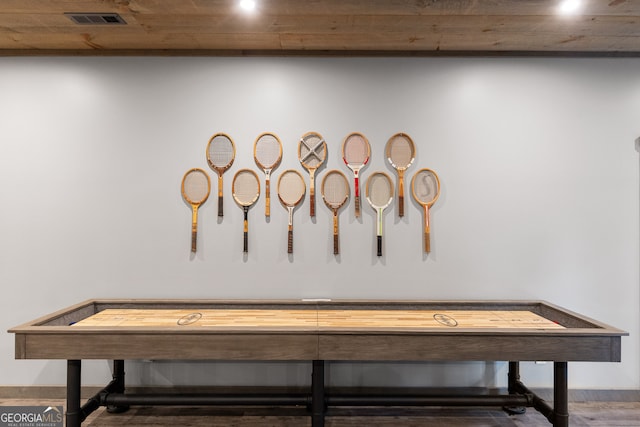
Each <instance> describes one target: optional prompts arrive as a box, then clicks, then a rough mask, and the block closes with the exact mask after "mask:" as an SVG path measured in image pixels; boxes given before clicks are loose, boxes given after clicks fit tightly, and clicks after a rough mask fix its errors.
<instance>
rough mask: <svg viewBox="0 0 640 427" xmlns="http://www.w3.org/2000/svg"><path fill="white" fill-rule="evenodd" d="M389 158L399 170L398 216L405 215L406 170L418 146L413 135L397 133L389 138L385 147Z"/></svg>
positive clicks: (414, 156)
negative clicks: (412, 137)
mask: <svg viewBox="0 0 640 427" xmlns="http://www.w3.org/2000/svg"><path fill="white" fill-rule="evenodd" d="M385 153H386V155H387V160H388V161H389V163H391V166H392V167H393V168H394V169H395V170H396V172H398V216H401V217H402V216H404V171H406V170H407V168H408V167H409V166H411V163H413V160H414V159H415V158H416V146H415V145H414V144H413V140H412V139H411V137H410V136H409V135H407V134H404V133H397V134H395V135H393V136H392V137H391V138H389V141H387V147H386V148H385Z"/></svg>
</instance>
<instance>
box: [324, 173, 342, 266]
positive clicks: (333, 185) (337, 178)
mask: <svg viewBox="0 0 640 427" xmlns="http://www.w3.org/2000/svg"><path fill="white" fill-rule="evenodd" d="M321 191H322V200H324V204H325V205H327V207H328V208H329V209H331V211H332V212H333V254H334V255H338V254H339V253H340V248H339V237H338V236H339V230H338V212H339V210H340V208H341V207H342V206H344V205H345V203H347V200H348V199H349V181H347V177H346V176H344V174H343V173H342V172H340V171H339V170H336V169H333V170H330V171H329V172H327V174H326V175H325V176H324V178H323V179H322V189H321Z"/></svg>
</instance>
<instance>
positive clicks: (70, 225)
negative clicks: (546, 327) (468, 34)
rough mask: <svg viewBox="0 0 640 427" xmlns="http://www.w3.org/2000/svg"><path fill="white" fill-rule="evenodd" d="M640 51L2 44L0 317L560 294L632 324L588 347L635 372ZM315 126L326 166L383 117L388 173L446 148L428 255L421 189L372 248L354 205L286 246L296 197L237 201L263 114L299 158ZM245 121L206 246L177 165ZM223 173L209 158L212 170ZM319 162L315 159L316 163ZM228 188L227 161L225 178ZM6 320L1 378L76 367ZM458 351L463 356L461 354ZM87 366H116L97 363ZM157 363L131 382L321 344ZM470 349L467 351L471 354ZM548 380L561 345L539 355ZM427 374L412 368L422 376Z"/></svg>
mask: <svg viewBox="0 0 640 427" xmlns="http://www.w3.org/2000/svg"><path fill="white" fill-rule="evenodd" d="M638 66H640V61H639V60H637V59H555V58H554V59H548V58H547V59H544V58H526V59H524V58H500V59H495V58H491V59H488V58H447V59H445V58H431V59H418V58H416V59H397V58H393V59H382V58H379V59H373V58H361V59H347V58H330V59H327V58H46V57H45V58H0V147H2V155H0V174H1V175H0V177H1V179H0V200H1V201H2V202H1V203H2V209H0V263H1V265H0V284H1V286H2V289H3V293H2V297H1V298H0V329H2V330H6V329H8V328H10V327H11V326H15V325H17V324H20V323H23V322H26V321H28V320H31V319H33V318H35V317H39V316H41V315H43V314H46V313H49V312H51V311H54V310H56V309H59V308H62V307H65V306H68V305H71V304H73V303H76V302H79V301H81V300H84V299H88V298H103V297H125V298H146V297H158V298H172V297H179V298H309V297H328V298H336V299H338V298H369V299H413V298H416V299H542V300H548V301H550V302H552V303H555V304H558V305H561V306H564V307H566V308H569V309H572V310H575V311H577V312H580V313H582V314H585V315H588V316H591V317H594V318H596V319H598V320H601V321H604V322H606V323H610V324H612V325H614V326H616V327H619V328H622V329H625V330H627V331H629V332H630V334H631V335H630V336H629V337H627V338H624V339H623V343H622V363H620V364H606V363H597V364H596V363H594V364H590V363H572V364H570V371H569V376H570V378H569V379H570V386H571V387H574V388H620V389H625V388H631V389H637V388H638V387H640V372H639V368H640V340H639V338H638V337H639V334H638V333H639V325H640V319H639V305H640V294H639V286H638V284H639V263H638V260H639V257H640V253H639V248H638V242H639V237H640V230H639V222H640V221H639V219H640V216H639V177H638V169H639V168H638V162H639V160H638V153H637V152H636V151H635V149H634V144H633V141H634V140H635V138H636V137H638V135H640V122H639V113H640V74H638V72H637V70H638ZM311 130H314V131H318V132H320V133H321V134H322V135H323V136H324V137H325V139H326V140H327V142H328V145H329V159H328V168H325V169H324V170H325V171H326V170H327V169H332V168H339V169H342V170H343V171H345V173H347V172H349V171H348V170H347V169H346V167H345V166H344V165H343V164H342V162H341V160H340V155H339V153H340V144H341V141H342V139H343V137H344V136H346V135H347V134H348V133H349V132H352V131H360V132H363V133H364V134H366V135H367V136H368V137H369V139H370V141H371V144H372V150H373V157H372V160H371V163H370V165H369V166H368V167H367V169H365V170H364V172H363V173H364V176H365V177H366V176H367V175H368V174H369V173H371V172H372V171H375V170H384V171H387V172H389V173H392V170H391V169H390V167H389V166H387V165H386V164H385V162H384V161H383V149H384V144H385V143H386V141H387V139H388V138H389V137H390V136H391V135H392V134H394V133H396V132H399V131H403V132H406V133H408V134H409V135H411V136H412V137H413V139H414V141H415V142H416V143H417V145H418V147H417V151H418V156H417V160H416V162H415V164H414V166H413V167H412V168H411V169H410V170H409V173H408V175H409V177H410V176H412V175H413V173H414V172H415V171H416V170H418V169H419V168H421V167H430V168H433V169H434V170H436V171H437V172H438V173H439V175H440V178H441V181H442V195H441V197H440V199H439V201H438V202H437V204H436V205H435V207H434V209H433V211H432V225H433V230H432V253H431V254H430V255H429V256H426V255H424V254H423V253H422V251H421V248H422V233H421V221H422V216H421V211H420V210H419V209H418V206H417V205H416V204H415V203H412V202H411V201H410V199H408V200H407V202H408V203H407V209H406V214H405V217H404V218H403V219H399V218H398V217H397V214H396V212H395V210H392V211H390V212H388V213H387V215H386V217H385V227H386V228H385V256H384V257H383V258H380V259H379V258H377V257H376V256H375V247H374V243H375V230H374V219H375V217H374V213H373V210H371V209H370V208H369V207H368V206H366V205H364V206H363V211H364V215H363V217H362V218H361V219H355V217H354V214H353V206H352V205H349V208H348V209H346V210H344V211H343V212H342V215H341V250H342V254H341V255H340V257H334V256H333V254H332V246H331V245H332V237H331V226H330V220H331V216H330V212H329V210H328V209H326V208H325V207H324V206H323V205H322V203H321V201H320V200H318V206H317V212H318V214H317V218H316V219H315V220H312V219H310V218H309V216H308V208H309V207H308V198H307V199H306V200H305V204H304V205H303V206H302V207H301V208H300V209H298V210H297V211H296V214H295V242H294V246H295V254H294V255H293V257H288V256H287V254H286V235H287V233H286V210H285V209H284V208H282V207H281V206H280V205H279V203H278V202H277V199H276V195H275V191H273V194H272V196H273V197H274V200H273V204H272V217H271V220H270V221H265V218H264V216H263V209H264V197H261V199H260V201H259V203H258V206H257V207H255V208H254V209H252V210H251V212H250V253H249V255H248V257H243V255H242V211H241V209H239V208H238V207H237V206H235V205H234V204H233V202H232V200H231V197H230V189H231V180H232V177H233V173H235V171H237V170H238V169H240V168H243V167H251V168H256V167H255V164H254V162H253V159H252V146H253V141H254V139H255V138H256V136H257V135H258V134H259V133H261V132H264V131H272V132H275V133H277V134H278V135H279V136H280V137H281V139H282V141H283V143H284V151H285V153H284V158H283V162H282V165H281V166H280V167H279V168H278V169H277V170H276V172H275V176H276V177H277V176H278V175H279V173H280V172H282V171H283V170H285V169H287V168H296V169H299V170H301V171H302V169H301V167H300V165H299V163H298V161H297V156H296V147H297V140H298V138H299V137H300V136H301V135H302V134H303V133H305V132H307V131H311ZM216 132H227V133H228V134H229V135H231V136H232V138H233V139H234V140H235V142H236V145H237V157H236V161H235V163H234V165H233V167H232V169H231V170H230V171H229V172H227V174H225V193H226V195H227V198H226V203H225V217H224V220H223V221H221V222H220V221H219V220H218V219H217V217H216V203H215V202H216V201H215V196H212V198H211V199H210V201H209V202H207V203H206V205H204V207H203V208H202V210H201V215H200V219H201V221H200V240H199V251H198V253H197V255H196V256H195V257H193V256H190V252H189V248H190V221H191V216H190V210H189V208H188V206H187V205H186V204H185V203H184V202H183V201H182V199H181V196H180V180H181V178H182V175H183V174H184V172H185V171H186V170H187V169H189V168H191V167H203V168H205V169H208V168H207V166H206V160H205V155H204V154H205V147H206V144H207V141H208V139H209V137H210V136H211V135H212V134H213V133H216ZM211 175H212V177H213V176H214V174H213V172H212V171H211ZM303 175H304V176H305V177H307V174H306V172H304V171H303ZM213 184H214V189H215V185H216V182H215V180H214V181H213ZM13 346H14V344H13V336H12V335H10V334H6V333H4V334H0V365H1V366H2V370H1V371H0V385H23V384H24V385H33V384H36V385H41V384H63V383H64V381H65V370H64V362H61V361H15V360H13ZM452 357H455V355H452ZM86 366H87V369H85V371H84V373H85V382H86V383H89V384H101V383H103V382H106V380H107V378H108V376H109V375H108V370H109V367H108V365H107V363H106V362H92V363H87V364H86ZM234 366H235V365H233V364H231V365H222V366H219V365H218V366H209V369H210V372H211V376H212V377H214V376H215V379H213V378H210V377H206V376H204V377H203V376H202V374H201V373H200V368H201V366H199V365H198V364H192V365H184V364H177V363H176V364H172V363H155V364H154V363H141V364H138V365H137V366H136V367H135V369H132V370H130V372H129V376H128V380H129V381H133V382H134V383H135V382H146V381H152V382H157V383H162V384H165V383H166V384H178V383H181V382H184V381H189V380H194V381H196V382H199V381H203V380H202V378H206V380H205V381H212V382H213V383H234V382H243V381H245V382H252V381H253V380H254V377H256V378H255V380H256V381H258V382H261V383H279V382H285V383H298V382H301V381H302V382H304V381H307V377H308V368H307V366H306V365H294V366H288V365H284V364H269V365H267V366H268V367H269V368H270V369H269V371H268V373H264V372H262V371H261V370H260V368H261V366H258V367H253V366H250V367H246V366H244V365H243V367H242V369H229V368H233V367H234ZM461 368H462V369H461ZM331 372H332V379H331V381H332V382H333V383H340V384H356V385H360V384H379V383H385V382H387V380H390V379H392V378H397V379H399V380H400V382H401V383H405V384H411V385H414V384H415V385H420V384H422V380H424V381H425V383H434V384H446V385H448V384H449V383H452V382H456V381H457V380H459V379H462V380H464V381H467V382H468V383H471V384H472V385H479V384H480V383H481V382H482V381H484V380H486V379H489V380H490V381H489V382H491V381H495V382H496V383H498V384H502V383H504V380H505V378H504V377H505V375H506V368H505V367H504V365H503V364H484V363H472V364H463V366H461V365H460V364H456V363H451V364H432V365H426V366H421V365H408V366H403V365H378V364H370V365H369V364H367V365H357V364H356V365H352V364H348V365H340V366H334V367H332V370H331ZM523 377H524V378H525V380H526V382H527V383H529V384H531V385H541V386H549V385H550V384H551V382H550V381H551V366H550V365H548V364H547V365H533V364H527V365H525V366H524V367H523ZM416 383H417V384H416Z"/></svg>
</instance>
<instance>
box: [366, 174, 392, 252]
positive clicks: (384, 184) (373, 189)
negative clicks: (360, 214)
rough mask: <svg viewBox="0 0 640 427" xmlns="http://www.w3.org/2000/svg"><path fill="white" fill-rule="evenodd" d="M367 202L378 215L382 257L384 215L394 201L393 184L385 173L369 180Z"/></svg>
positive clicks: (372, 175)
mask: <svg viewBox="0 0 640 427" xmlns="http://www.w3.org/2000/svg"><path fill="white" fill-rule="evenodd" d="M366 197H367V201H368V202H369V204H370V205H371V207H372V208H373V209H374V210H375V211H376V214H377V217H378V218H377V221H376V223H377V226H376V233H377V238H378V239H377V240H378V256H382V223H383V219H382V214H383V213H384V210H385V209H386V208H387V206H389V205H390V204H391V202H392V201H393V183H392V182H391V178H389V175H387V174H386V173H384V172H374V173H372V174H371V176H369V178H368V179H367V190H366Z"/></svg>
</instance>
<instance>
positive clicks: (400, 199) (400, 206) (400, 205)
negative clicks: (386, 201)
mask: <svg viewBox="0 0 640 427" xmlns="http://www.w3.org/2000/svg"><path fill="white" fill-rule="evenodd" d="M398 216H401V217H402V216H404V195H400V196H398Z"/></svg>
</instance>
